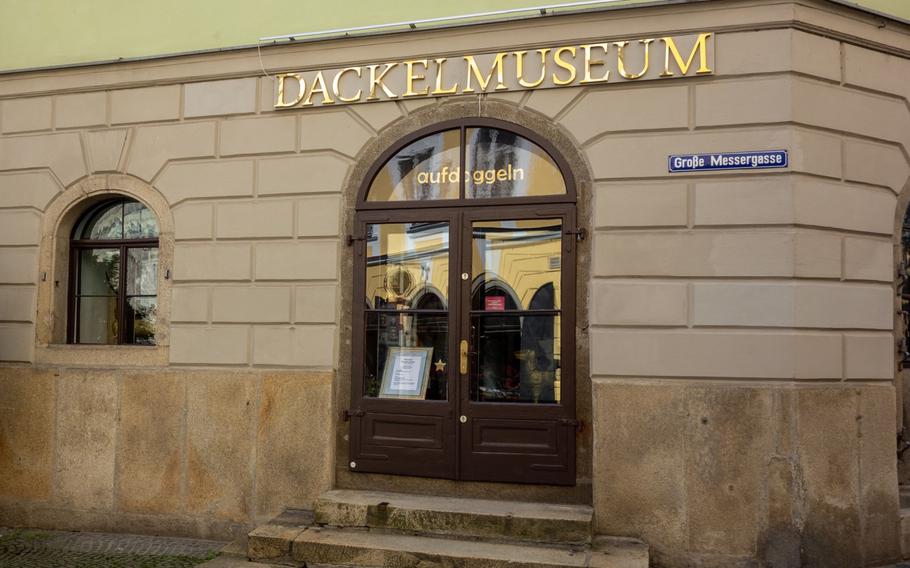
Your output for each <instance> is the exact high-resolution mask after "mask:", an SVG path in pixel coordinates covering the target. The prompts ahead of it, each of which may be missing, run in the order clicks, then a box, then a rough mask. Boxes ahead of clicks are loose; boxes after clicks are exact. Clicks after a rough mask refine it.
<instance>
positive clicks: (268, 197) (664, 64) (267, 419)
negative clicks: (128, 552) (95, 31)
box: [0, 0, 910, 566]
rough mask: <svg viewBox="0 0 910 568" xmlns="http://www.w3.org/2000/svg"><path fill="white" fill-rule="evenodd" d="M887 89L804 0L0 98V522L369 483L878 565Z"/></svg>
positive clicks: (865, 44)
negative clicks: (559, 509)
mask: <svg viewBox="0 0 910 568" xmlns="http://www.w3.org/2000/svg"><path fill="white" fill-rule="evenodd" d="M908 78H910V27H908V26H907V25H905V24H904V23H902V22H900V21H897V20H891V19H886V18H883V17H881V16H878V15H875V14H870V13H868V12H863V11H859V10H856V9H853V8H850V7H846V6H842V5H839V4H834V3H831V2H823V1H821V0H788V1H783V0H782V1H779V2H778V1H775V2H755V1H747V0H731V1H725V2H696V3H681V4H676V3H667V4H663V5H657V6H643V7H634V8H629V9H623V10H613V11H603V10H593V11H581V12H579V13H575V14H564V15H559V16H557V17H550V18H536V19H525V20H519V21H512V22H509V21H505V22H496V23H485V24H475V25H466V26H458V27H452V28H443V29H433V30H426V31H423V30H418V31H411V32H407V33H388V34H377V35H368V36H362V37H350V38H339V39H327V40H322V41H313V42H290V43H288V44H285V45H277V46H272V47H267V48H263V49H261V50H256V49H249V50H238V51H228V52H223V53H209V54H197V55H186V56H181V57H173V58H162V59H154V60H149V61H135V62H124V63H117V64H108V65H99V66H86V67H74V68H65V69H64V68H61V69H52V70H37V71H28V72H22V73H13V74H6V75H3V76H0V133H2V134H0V283H2V285H0V360H3V361H4V363H3V364H2V366H0V408H2V409H3V412H2V413H0V472H2V475H0V525H4V524H5V525H15V526H31V527H53V528H64V529H86V530H88V529H93V530H120V531H138V532H158V533H169V534H192V535H199V536H217V537H227V536H236V535H238V534H241V533H243V532H246V531H248V530H250V529H251V528H252V527H254V526H256V525H257V524H258V523H261V522H264V521H266V520H268V519H270V518H272V517H274V516H275V515H277V514H278V513H280V512H281V511H282V510H284V509H285V508H309V507H312V504H313V502H314V500H315V499H316V498H318V497H319V495H320V494H322V493H323V492H325V491H327V490H329V489H332V488H349V489H376V488H381V489H385V490H391V491H401V492H412V493H423V494H434V495H452V496H474V497H481V498H492V499H520V500H525V501H539V502H547V503H553V502H555V503H583V504H590V505H591V506H593V508H594V512H595V519H596V526H597V531H598V532H599V533H602V534H606V535H615V536H631V537H636V538H640V539H642V540H644V541H645V542H646V543H648V545H649V546H650V550H651V559H652V562H653V563H654V564H655V565H659V566H731V565H743V566H760V565H769V566H797V565H812V566H875V565H880V564H884V563H887V562H891V561H895V560H897V559H899V558H901V541H902V536H901V514H900V502H899V489H898V488H899V483H898V481H899V476H900V475H899V473H900V474H901V475H902V470H900V469H899V459H898V458H899V456H898V453H897V449H898V447H897V444H896V442H895V440H896V438H897V436H898V434H899V432H900V431H901V429H902V427H903V420H904V414H905V413H904V410H903V409H904V406H905V404H906V403H905V401H906V399H907V397H906V396H904V394H903V387H902V381H901V376H900V372H899V371H898V367H897V360H898V358H899V357H898V356H899V353H898V348H897V343H898V342H899V338H900V336H901V335H902V334H903V332H904V330H903V329H902V326H901V324H900V317H899V316H898V315H896V314H898V313H899V312H900V308H901V305H900V304H899V302H898V299H897V298H898V296H897V293H896V292H897V290H896V285H897V284H898V281H897V280H896V277H895V275H896V274H898V273H899V271H900V270H903V268H900V269H899V266H902V265H900V258H902V255H903V251H902V249H901V227H902V224H903V220H904V217H905V214H906V209H907V204H908V202H910V197H908V196H910V189H908V187H910V186H908V176H910V157H908V151H910V107H908V104H910V80H908Z"/></svg>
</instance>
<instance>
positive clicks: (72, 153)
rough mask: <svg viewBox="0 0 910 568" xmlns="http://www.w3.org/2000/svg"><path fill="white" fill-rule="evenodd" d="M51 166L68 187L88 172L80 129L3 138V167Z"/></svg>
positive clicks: (0, 142) (0, 149) (0, 166)
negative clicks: (60, 132)
mask: <svg viewBox="0 0 910 568" xmlns="http://www.w3.org/2000/svg"><path fill="white" fill-rule="evenodd" d="M27 168H50V169H51V170H53V172H54V174H56V176H57V179H59V180H60V182H61V183H62V184H63V185H65V186H68V185H69V184H71V183H73V182H74V181H76V180H77V179H79V178H81V177H83V176H85V175H86V173H87V172H86V171H85V160H84V159H83V156H82V141H81V140H80V137H79V134H78V133H76V132H67V133H64V134H41V135H33V136H7V137H4V138H0V170H18V169H27Z"/></svg>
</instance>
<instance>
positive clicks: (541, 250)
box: [471, 219, 562, 312]
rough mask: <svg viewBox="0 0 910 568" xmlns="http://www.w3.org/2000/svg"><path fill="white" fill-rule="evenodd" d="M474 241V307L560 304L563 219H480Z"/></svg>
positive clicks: (531, 307) (553, 306) (534, 307)
mask: <svg viewBox="0 0 910 568" xmlns="http://www.w3.org/2000/svg"><path fill="white" fill-rule="evenodd" d="M471 243H472V247H471V248H472V251H471V254H472V260H471V268H472V272H473V283H474V284H473V290H472V293H473V296H472V299H471V304H472V306H471V308H472V309H474V310H485V311H494V312H495V311H508V310H551V309H559V307H560V295H561V289H562V286H561V265H562V221H561V220H560V219H527V220H517V221H479V222H475V223H474V226H473V234H472V239H471Z"/></svg>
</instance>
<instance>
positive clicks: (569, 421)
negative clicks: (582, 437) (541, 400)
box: [559, 418, 585, 432]
mask: <svg viewBox="0 0 910 568" xmlns="http://www.w3.org/2000/svg"><path fill="white" fill-rule="evenodd" d="M559 423H560V424H562V425H563V426H571V427H573V428H575V431H576V432H581V431H582V430H584V427H585V423H584V422H583V421H581V420H575V419H574V418H560V419H559Z"/></svg>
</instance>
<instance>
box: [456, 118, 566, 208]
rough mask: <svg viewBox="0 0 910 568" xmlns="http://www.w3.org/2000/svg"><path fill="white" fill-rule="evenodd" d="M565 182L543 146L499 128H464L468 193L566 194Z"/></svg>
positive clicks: (516, 195)
mask: <svg viewBox="0 0 910 568" xmlns="http://www.w3.org/2000/svg"><path fill="white" fill-rule="evenodd" d="M565 193H566V184H565V181H564V180H563V177H562V173H560V171H559V167H558V166H557V165H556V162H554V161H553V158H551V157H550V155H549V154H547V153H546V152H545V151H544V150H543V148H541V147H540V146H538V145H537V144H535V143H533V142H531V141H530V140H528V139H527V138H523V137H521V136H519V135H517V134H515V133H513V132H509V131H507V130H500V129H498V128H468V129H467V130H466V132H465V197H467V198H485V197H486V198H488V197H534V196H540V195H563V194H565Z"/></svg>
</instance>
